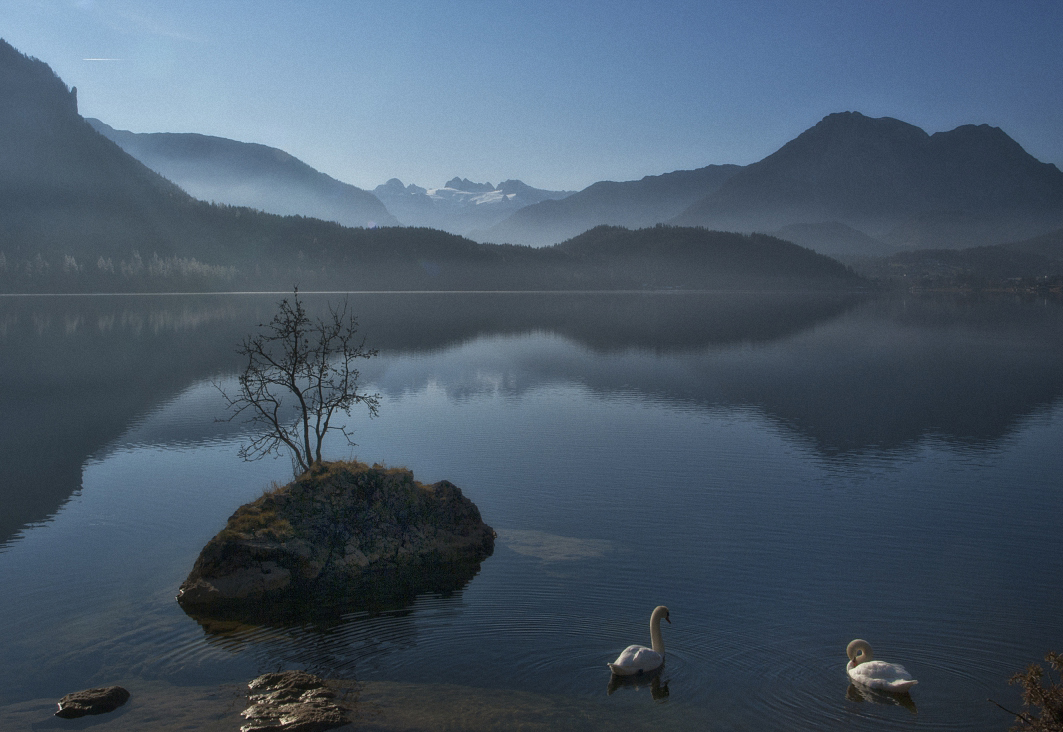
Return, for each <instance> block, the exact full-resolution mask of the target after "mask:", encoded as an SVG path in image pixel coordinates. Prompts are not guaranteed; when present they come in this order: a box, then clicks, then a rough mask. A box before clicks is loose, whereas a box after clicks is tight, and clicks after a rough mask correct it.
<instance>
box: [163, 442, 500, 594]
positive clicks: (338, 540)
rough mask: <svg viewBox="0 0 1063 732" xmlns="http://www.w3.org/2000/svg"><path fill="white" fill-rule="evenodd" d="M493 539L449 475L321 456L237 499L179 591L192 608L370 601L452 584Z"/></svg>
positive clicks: (470, 571)
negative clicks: (294, 474) (318, 464)
mask: <svg viewBox="0 0 1063 732" xmlns="http://www.w3.org/2000/svg"><path fill="white" fill-rule="evenodd" d="M494 542H495V532H494V531H493V530H492V529H491V527H490V526H488V525H487V524H485V523H484V522H483V520H482V519H481V518H480V511H479V509H477V508H476V505H475V504H473V502H472V501H470V500H469V499H468V498H466V497H465V496H463V495H462V494H461V490H460V489H459V488H458V487H457V486H455V485H454V484H453V483H450V482H449V481H445V480H442V481H440V482H438V483H435V484H433V485H429V486H426V485H422V484H421V483H418V482H417V481H415V480H414V479H413V474H412V473H411V472H410V471H409V470H406V469H404V468H386V467H382V466H380V465H373V466H372V467H370V466H368V465H365V464H363V463H357V462H336V463H327V464H325V465H324V466H322V468H321V469H320V470H318V471H315V472H313V473H310V472H308V473H304V474H303V475H302V476H300V477H299V478H297V479H296V480H295V481H293V482H292V483H289V484H288V485H286V486H283V487H280V488H276V489H274V490H272V491H270V492H267V493H265V494H264V495H263V496H262V497H261V498H259V499H258V500H255V501H252V502H251V503H248V504H245V505H243V506H241V507H240V508H238V509H237V510H236V513H234V514H233V515H232V516H230V517H229V521H228V523H227V524H226V526H225V528H224V529H222V531H221V532H220V533H219V534H218V535H217V536H215V537H214V538H213V539H211V540H210V541H209V542H208V543H207V545H206V546H205V547H203V551H201V552H200V554H199V558H198V559H197V560H196V563H195V565H194V566H193V567H192V571H191V573H189V575H188V578H187V579H186V580H185V581H184V583H183V584H182V585H181V590H180V592H179V593H178V595H177V601H178V602H179V603H180V604H181V606H182V607H184V608H185V610H187V611H189V612H190V613H194V614H203V613H204V612H206V613H207V614H211V613H210V611H213V610H237V611H238V614H242V613H239V611H241V610H243V611H247V610H257V611H262V610H263V609H265V608H266V607H268V606H274V605H277V606H278V607H279V606H282V605H284V604H285V601H286V600H291V601H295V602H301V601H307V600H312V601H317V600H320V599H321V598H323V597H332V598H336V599H340V600H342V601H344V602H348V603H349V602H351V601H354V602H355V603H360V604H366V605H371V604H373V602H374V599H375V598H389V597H393V596H396V595H409V594H411V593H417V592H428V591H446V590H456V589H460V588H461V587H463V586H464V585H465V583H467V582H468V581H469V580H470V579H472V577H474V576H475V574H476V572H477V571H479V567H480V562H482V561H483V560H484V559H486V558H487V557H489V556H491V553H492V552H493V551H494ZM264 600H266V601H267V602H266V603H263V601H264ZM254 614H257V613H254Z"/></svg>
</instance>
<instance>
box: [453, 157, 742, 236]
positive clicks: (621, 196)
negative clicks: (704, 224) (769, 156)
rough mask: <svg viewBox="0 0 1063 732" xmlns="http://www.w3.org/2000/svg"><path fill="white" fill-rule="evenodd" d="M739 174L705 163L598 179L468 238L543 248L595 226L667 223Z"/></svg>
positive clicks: (734, 168) (736, 168) (731, 167)
mask: <svg viewBox="0 0 1063 732" xmlns="http://www.w3.org/2000/svg"><path fill="white" fill-rule="evenodd" d="M739 170H740V166H738V165H709V166H707V167H704V168H698V169H697V170H677V171H674V172H672V173H665V174H664V175H648V176H646V177H644V178H642V179H641V180H633V181H625V182H621V183H617V182H614V181H600V182H598V183H594V184H593V185H590V186H588V187H587V188H584V189H583V190H582V191H580V192H579V193H574V194H572V195H571V196H568V197H567V198H564V199H561V200H556V201H543V202H542V203H537V204H535V205H533V206H528V207H527V208H523V209H521V210H520V211H517V212H516V213H514V214H513V215H512V216H510V217H509V218H508V219H506V220H504V221H502V222H501V223H499V224H496V225H495V226H493V227H491V228H489V229H486V230H483V231H475V232H472V233H471V234H470V236H472V237H473V238H474V239H477V240H479V241H493V242H506V243H510V244H527V245H530V246H536V247H541V246H547V245H549V244H556V243H557V242H561V241H564V240H566V239H568V238H571V237H573V236H575V235H577V234H579V233H580V232H583V231H587V230H588V229H591V228H593V227H595V226H599V225H602V224H608V225H612V226H625V227H628V228H642V227H646V226H653V225H654V224H658V223H662V222H664V221H667V220H669V219H671V218H673V217H674V216H676V215H678V214H679V213H681V212H682V211H684V210H685V209H686V208H687V207H688V206H690V205H691V204H692V203H694V202H695V201H698V200H700V199H701V198H703V197H704V196H706V195H708V194H709V193H711V192H712V191H715V190H716V189H717V188H719V187H720V185H722V184H723V183H724V182H725V181H726V180H728V179H729V178H730V177H731V176H732V175H734V174H735V173H737V172H738V171H739Z"/></svg>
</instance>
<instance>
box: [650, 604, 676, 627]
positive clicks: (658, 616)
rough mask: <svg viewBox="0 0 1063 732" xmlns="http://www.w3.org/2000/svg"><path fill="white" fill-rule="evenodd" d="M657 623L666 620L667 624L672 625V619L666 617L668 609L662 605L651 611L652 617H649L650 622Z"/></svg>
mask: <svg viewBox="0 0 1063 732" xmlns="http://www.w3.org/2000/svg"><path fill="white" fill-rule="evenodd" d="M655 620H656V621H657V623H660V622H661V621H662V620H667V621H668V624H669V625H671V624H672V619H671V618H669V617H668V608H666V607H665V606H664V605H658V606H657V607H655V608H654V609H653V615H651V616H650V622H651V623H652V622H653V621H655Z"/></svg>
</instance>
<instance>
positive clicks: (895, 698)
mask: <svg viewBox="0 0 1063 732" xmlns="http://www.w3.org/2000/svg"><path fill="white" fill-rule="evenodd" d="M845 698H846V699H848V700H849V701H851V702H858V703H859V702H869V703H871V704H892V705H894V706H899V707H904V708H905V709H907V710H908V711H909V712H911V713H912V714H918V713H919V710H918V709H916V707H915V702H914V701H913V700H912V696H911V694H909V693H907V692H902V693H898V692H895V691H881V690H879V689H869V688H867V687H866V686H859V685H857V684H849V688H848V689H846V690H845Z"/></svg>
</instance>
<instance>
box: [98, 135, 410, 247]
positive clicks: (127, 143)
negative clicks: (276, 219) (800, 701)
mask: <svg viewBox="0 0 1063 732" xmlns="http://www.w3.org/2000/svg"><path fill="white" fill-rule="evenodd" d="M86 121H87V122H88V123H89V124H90V125H92V127H93V128H94V129H95V130H96V131H97V132H99V133H100V134H102V135H103V136H104V137H106V138H107V139H109V140H111V141H112V142H114V143H115V144H117V145H118V146H119V147H121V148H122V149H123V150H125V151H126V152H127V153H129V154H130V155H132V156H133V157H135V158H136V159H138V160H140V161H141V162H142V163H144V164H145V165H147V166H148V167H149V168H151V169H152V170H154V171H155V172H157V173H159V174H160V175H162V176H164V177H165V178H167V179H169V180H171V181H173V182H174V183H176V184H177V185H179V186H180V187H181V188H182V189H184V190H185V191H186V192H187V193H189V194H191V195H192V196H194V197H195V198H198V199H200V200H203V201H213V202H215V203H224V204H226V205H229V206H246V207H248V208H255V209H258V210H260V211H266V212H268V213H274V214H278V215H281V216H292V215H300V216H312V217H314V218H318V219H322V220H324V221H335V222H337V223H340V224H343V225H345V226H355V227H358V226H361V227H372V226H395V225H397V224H398V223H399V222H398V219H396V218H395V217H394V216H393V215H392V214H391V213H390V212H389V211H388V210H387V208H386V207H385V206H384V204H383V203H381V202H380V200H379V199H378V198H377V197H376V196H374V195H373V194H372V193H370V192H368V191H364V190H362V189H361V188H357V187H356V186H352V185H350V184H347V183H343V182H341V181H338V180H336V179H335V178H332V177H331V176H328V175H326V174H325V173H322V172H320V171H318V170H315V169H314V168H312V167H311V166H309V165H307V164H306V163H304V162H303V161H301V160H299V159H298V158H296V157H294V156H293V155H290V154H289V153H287V152H285V151H283V150H280V149H278V148H274V147H269V146H268V145H260V144H258V143H253V142H239V141H237V140H230V139H228V138H224V137H215V136H213V135H201V134H198V133H183V132H150V133H145V132H139V133H138V132H129V131H128V130H117V129H115V128H113V127H111V126H110V125H108V124H106V123H104V122H101V121H100V120H98V119H86Z"/></svg>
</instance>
